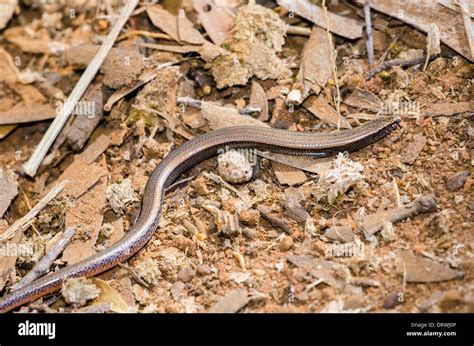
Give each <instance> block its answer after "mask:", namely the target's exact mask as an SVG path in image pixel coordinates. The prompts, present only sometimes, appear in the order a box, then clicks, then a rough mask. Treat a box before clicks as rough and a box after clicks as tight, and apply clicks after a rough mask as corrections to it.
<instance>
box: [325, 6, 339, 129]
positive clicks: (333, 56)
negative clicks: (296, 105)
mask: <svg viewBox="0 0 474 346" xmlns="http://www.w3.org/2000/svg"><path fill="white" fill-rule="evenodd" d="M322 7H323V11H324V19H325V21H326V32H327V34H328V38H329V49H330V50H331V65H332V74H333V78H334V84H335V85H336V101H335V103H336V111H337V115H338V118H337V130H338V131H339V129H340V128H341V91H340V90H339V81H338V80H337V67H336V57H337V51H336V49H334V46H333V43H332V35H331V32H330V31H329V16H328V9H327V7H326V0H323V3H322Z"/></svg>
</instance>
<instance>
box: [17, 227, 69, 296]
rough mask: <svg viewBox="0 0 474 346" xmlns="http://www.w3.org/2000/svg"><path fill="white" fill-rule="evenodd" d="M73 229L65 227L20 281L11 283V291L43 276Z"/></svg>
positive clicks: (65, 243)
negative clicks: (58, 237)
mask: <svg viewBox="0 0 474 346" xmlns="http://www.w3.org/2000/svg"><path fill="white" fill-rule="evenodd" d="M74 233H75V231H74V229H72V228H66V230H65V231H64V234H63V236H62V237H61V238H60V239H59V240H58V241H57V242H56V243H55V244H54V246H53V247H52V248H51V249H50V250H49V252H48V253H47V254H46V255H44V256H43V258H41V260H39V261H38V263H36V265H35V266H34V267H33V269H31V270H30V271H29V272H28V274H26V275H25V276H24V277H23V278H22V279H21V281H20V282H18V283H17V284H15V285H13V286H12V287H11V288H12V290H13V291H16V290H17V289H19V288H22V287H23V286H25V285H28V284H29V283H30V282H33V281H34V280H36V279H37V278H39V277H41V276H43V275H44V274H46V273H47V272H48V271H49V268H50V267H51V264H52V263H53V261H54V260H56V258H58V256H59V254H60V253H61V252H63V250H64V248H65V247H66V246H67V244H69V242H70V241H71V239H72V237H73V236H74Z"/></svg>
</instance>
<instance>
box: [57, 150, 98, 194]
mask: <svg viewBox="0 0 474 346" xmlns="http://www.w3.org/2000/svg"><path fill="white" fill-rule="evenodd" d="M106 174H107V169H106V165H105V162H104V160H100V161H99V162H93V163H91V164H87V163H85V162H84V161H82V160H81V159H79V158H75V159H74V162H73V163H71V164H70V165H69V166H68V168H66V170H65V171H64V172H63V174H61V176H60V177H59V179H58V181H57V182H58V183H59V182H62V181H65V180H68V181H69V182H70V183H69V184H68V185H67V186H66V187H65V188H64V190H63V191H62V193H61V194H60V196H69V197H73V198H79V197H80V196H82V195H83V194H84V193H85V192H86V191H87V190H89V189H90V188H91V187H92V186H94V185H95V184H96V183H97V182H98V181H99V180H100V179H101V178H102V177H104V176H105V175H106Z"/></svg>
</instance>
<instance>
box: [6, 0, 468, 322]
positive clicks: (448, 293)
mask: <svg viewBox="0 0 474 346" xmlns="http://www.w3.org/2000/svg"><path fill="white" fill-rule="evenodd" d="M283 2H284V1H283ZM283 2H282V3H283ZM303 2H304V3H306V2H305V1H302V3H303ZM79 3H80V4H79ZM196 3H198V4H199V6H201V7H200V9H201V10H202V9H203V8H205V6H203V3H206V1H195V2H194V6H195V7H197V6H198V5H196ZM224 3H227V5H228V9H229V11H231V12H232V13H233V15H232V16H230V18H231V19H232V18H234V20H236V21H237V25H236V26H235V27H234V23H232V22H231V23H229V21H226V19H225V18H227V17H226V16H225V15H224V14H222V13H218V14H215V13H214V15H216V16H220V18H223V19H222V20H221V21H217V22H216V21H214V22H213V20H214V19H215V18H211V19H210V21H211V22H212V23H214V25H208V26H206V24H205V23H207V22H206V17H205V15H206V11H204V10H202V11H204V12H203V14H201V13H199V11H197V10H195V8H194V7H193V2H192V1H183V2H182V3H181V1H174V2H173V1H164V2H162V4H163V7H161V5H147V4H146V3H145V2H143V3H140V4H139V5H138V6H137V10H136V12H135V13H134V15H132V17H131V18H130V19H129V20H128V22H127V24H126V25H125V27H124V29H123V30H122V32H121V36H119V38H118V40H116V44H115V46H114V48H113V49H112V51H111V53H110V54H109V56H108V58H107V60H106V61H105V63H104V64H103V65H102V67H101V69H100V71H99V73H98V74H97V76H96V77H95V79H94V80H93V82H92V83H91V84H90V86H89V88H88V89H87V91H86V96H84V97H83V99H82V101H81V102H82V103H80V106H81V107H82V108H80V109H76V110H75V113H74V116H73V117H72V118H71V119H72V120H70V121H69V122H68V123H67V124H66V126H65V128H64V130H63V131H62V132H61V134H60V135H59V136H58V138H57V139H56V141H55V143H54V144H53V147H52V148H51V149H50V151H49V152H48V155H47V156H46V158H45V159H44V160H43V163H42V165H41V166H40V167H39V169H38V172H37V173H36V174H34V176H33V177H32V176H27V175H26V174H24V173H23V165H24V164H25V163H26V162H27V161H28V160H29V158H30V157H31V156H32V155H33V153H34V150H35V148H36V146H37V145H38V144H39V143H40V141H41V139H42V138H43V136H44V135H45V133H46V130H47V129H48V127H49V126H50V124H51V122H52V118H53V117H54V114H57V112H58V109H59V108H60V107H61V106H62V105H63V104H64V102H65V101H66V99H67V96H68V95H69V94H70V93H71V91H72V90H73V88H74V86H75V85H76V83H78V81H79V78H80V77H81V75H82V73H83V72H84V69H85V68H86V67H87V65H88V64H89V63H90V61H91V59H92V58H93V57H94V55H95V54H96V53H97V50H98V47H99V44H100V43H101V42H102V40H103V39H104V37H105V36H106V35H107V34H108V32H109V31H110V29H111V27H112V26H113V23H114V18H116V17H117V14H118V13H119V12H118V10H119V9H120V6H121V3H120V2H119V1H105V2H100V3H97V2H94V1H79V0H78V1H77V2H74V1H66V2H65V3H62V2H61V3H59V2H57V3H56V2H47V3H45V2H42V1H35V0H29V1H24V2H21V4H20V5H18V6H17V7H16V8H15V12H14V14H13V15H12V18H11V20H10V21H9V22H8V24H7V25H6V27H5V28H4V29H1V31H0V71H2V72H1V74H2V75H3V76H2V77H0V84H1V88H0V95H1V96H0V169H1V170H2V171H1V172H2V174H1V175H0V184H2V185H3V187H1V186H0V199H1V203H0V213H3V218H2V219H0V232H2V231H3V232H6V231H7V229H8V227H10V226H11V225H12V224H13V223H14V222H15V221H16V220H18V219H20V218H21V217H22V216H24V215H25V214H26V213H28V211H30V210H31V209H32V208H33V207H34V206H35V205H36V204H37V203H38V201H40V200H41V199H42V198H44V196H45V195H46V194H47V193H48V192H49V191H51V189H53V188H54V187H55V186H57V184H58V183H59V182H61V181H65V180H68V183H67V185H66V187H65V188H64V190H62V192H60V193H59V194H58V196H57V197H56V198H54V199H53V200H52V201H51V202H50V203H48V205H47V206H46V207H45V208H44V209H42V210H41V211H40V212H39V213H38V214H37V215H36V216H35V217H32V218H30V219H29V220H28V221H27V222H26V223H25V224H24V226H23V227H21V228H20V229H19V231H16V232H15V233H14V235H13V237H11V238H9V239H8V241H7V242H8V243H9V244H11V243H14V244H17V245H19V244H23V245H25V246H26V247H28V248H31V249H34V251H32V252H27V253H26V254H18V255H11V254H7V256H2V257H1V258H0V274H1V275H0V289H1V290H3V294H6V293H7V292H8V291H9V289H10V288H11V285H13V284H15V283H18V282H19V281H20V280H21V278H22V277H24V276H25V275H26V273H28V272H29V271H30V270H31V269H32V268H33V266H34V265H35V263H37V261H38V260H39V259H41V258H42V256H43V255H44V254H46V253H48V250H49V249H51V247H53V246H54V244H55V242H56V241H57V240H58V239H59V238H60V237H61V236H62V235H64V230H65V229H66V228H69V227H70V228H73V229H74V230H75V235H74V237H73V238H72V241H71V242H70V243H69V245H67V246H66V248H65V249H64V251H63V252H62V254H61V255H60V256H59V257H58V258H57V259H55V260H54V261H53V262H52V264H51V266H50V271H51V272H54V271H56V270H59V269H60V268H62V267H64V266H66V265H67V264H72V263H76V262H78V261H80V260H82V259H84V258H87V257H88V256H90V255H92V254H94V253H96V252H98V251H101V250H103V249H105V248H107V247H108V246H110V245H111V244H113V243H115V242H116V241H118V240H119V239H120V238H121V237H122V236H123V235H124V234H126V232H128V231H129V230H130V228H131V227H132V225H133V222H134V220H135V219H136V217H137V215H138V213H139V210H140V201H141V196H142V195H143V191H144V187H145V184H146V182H147V180H148V176H149V175H150V174H151V172H152V171H153V169H154V168H155V167H156V165H157V164H158V163H159V162H160V161H161V160H162V159H163V158H164V157H165V156H166V155H167V154H168V153H169V152H170V151H171V150H172V149H173V148H174V147H176V146H179V145H181V144H182V143H184V142H185V141H187V140H189V139H191V138H192V137H194V136H195V135H198V134H201V133H204V132H208V131H211V130H213V129H215V128H217V127H218V126H217V125H213V124H214V123H213V121H216V119H221V122H226V123H229V124H231V125H240V124H242V123H241V120H235V119H236V117H237V118H239V117H245V118H249V115H250V117H251V118H252V120H255V121H258V122H260V123H265V124H267V125H268V126H271V127H276V128H284V129H288V130H290V131H318V132H322V131H326V132H330V131H338V130H337V128H338V127H341V128H344V127H352V128H354V127H357V126H359V125H360V124H362V123H364V122H365V121H368V120H371V119H375V118H378V117H380V116H386V115H397V116H400V117H401V122H400V125H399V127H398V128H397V129H396V130H395V131H393V132H392V133H391V134H389V135H388V136H387V137H385V138H384V139H382V140H380V141H379V142H376V143H374V144H372V145H370V146H368V147H365V148H363V149H361V150H359V151H357V152H354V153H350V154H345V156H338V158H337V159H335V158H331V159H305V158H301V159H297V160H296V161H292V159H291V157H288V156H280V157H272V156H271V154H266V153H262V155H259V156H258V157H257V158H256V161H257V162H256V164H254V165H252V171H251V176H250V179H247V181H238V182H226V181H225V180H227V181H228V179H226V178H225V177H224V176H223V173H222V171H221V170H220V168H219V167H218V166H219V165H221V164H222V163H221V162H218V161H220V160H221V159H220V158H219V159H217V158H212V159H209V160H207V161H205V162H203V163H201V164H199V165H198V166H196V167H194V168H193V169H191V171H190V172H188V173H186V174H185V177H189V178H190V179H189V180H186V181H184V182H183V183H182V184H180V185H178V186H177V187H176V188H175V189H173V190H172V191H170V192H168V193H167V194H166V199H165V202H164V205H163V212H162V219H161V221H160V227H159V228H158V230H157V231H156V233H155V234H154V236H153V238H152V239H151V240H150V242H149V243H148V244H147V245H146V246H145V247H144V248H143V249H142V250H140V251H139V252H138V253H137V254H136V255H134V256H133V257H132V258H131V259H129V260H128V261H127V262H126V263H124V265H122V266H119V267H116V268H114V269H112V270H110V271H108V272H106V273H103V274H101V275H99V276H97V277H95V278H92V279H88V280H82V279H81V280H78V281H77V282H76V281H72V282H71V283H70V284H68V285H66V284H65V285H64V286H63V289H62V291H58V292H55V293H53V294H50V295H48V296H45V297H43V298H40V299H39V300H37V301H35V302H32V303H29V304H26V305H24V306H23V307H21V308H20V309H21V310H22V311H25V312H33V311H39V312H59V311H65V312H76V311H92V312H111V311H115V312H124V311H134V312H152V313H154V312H157V313H165V312H208V311H228V312H237V311H240V312H345V311H352V312H426V311H428V312H471V313H472V312H474V281H473V269H474V219H473V213H474V200H473V195H474V194H473V191H474V189H473V184H474V177H473V169H472V168H473V165H474V144H473V143H474V142H473V137H474V122H473V118H472V116H473V114H474V105H473V101H472V100H473V95H474V88H473V78H474V65H473V63H472V60H471V61H469V59H468V58H467V57H466V55H465V52H461V53H462V54H460V53H459V51H458V50H457V49H455V48H453V47H451V48H450V47H448V46H447V45H446V44H445V41H444V33H443V35H441V37H442V38H441V41H442V42H441V43H440V44H438V45H439V46H440V49H439V50H437V49H436V47H434V48H433V47H432V48H429V49H428V52H430V49H431V51H432V52H431V59H429V60H430V61H429V62H428V63H427V65H426V69H424V65H425V60H426V59H425V57H426V53H427V36H429V37H430V38H432V37H435V36H436V34H433V33H432V32H431V33H428V35H427V34H426V33H425V32H423V31H420V30H418V29H416V28H415V27H414V26H412V25H410V24H413V23H409V22H407V19H406V18H411V17H410V13H408V15H407V16H405V18H404V19H401V18H398V19H397V18H396V16H395V15H389V14H387V13H382V12H383V11H382V10H379V11H376V9H377V6H376V4H377V2H375V3H376V4H375V5H374V9H372V24H373V39H374V52H375V62H374V65H373V66H369V64H368V60H367V48H366V39H365V38H364V37H365V36H364V35H365V29H364V32H363V35H362V37H357V38H352V39H351V38H347V37H344V35H346V34H345V33H344V32H338V28H331V31H333V32H334V33H335V34H330V33H329V31H326V29H325V28H317V27H316V28H317V29H313V30H312V27H313V23H311V21H310V20H308V19H304V18H302V16H301V15H298V13H296V14H294V13H293V12H292V11H291V10H288V9H286V8H285V7H284V6H283V4H280V6H279V5H278V4H277V3H276V2H274V1H257V3H258V4H261V5H263V6H260V5H246V2H244V1H237V0H236V1H226V2H224ZM307 3H308V4H309V5H311V6H318V8H323V6H325V5H324V4H322V3H321V2H320V1H312V2H310V1H308V2H307ZM328 3H329V5H328V11H330V12H331V13H334V14H338V15H341V16H348V17H350V18H353V19H354V23H356V24H357V23H360V22H362V24H360V27H361V28H363V26H364V23H363V22H364V17H363V10H362V6H361V5H358V4H354V3H352V2H345V1H339V2H337V3H338V4H334V3H333V2H330V1H328ZM380 3H383V1H380ZM146 6H149V7H146ZM247 6H259V7H258V8H256V9H255V8H254V9H253V10H252V8H250V10H249V9H246V8H247ZM150 7H153V10H150ZM155 8H157V9H156V11H155V10H154V9H155ZM180 8H182V12H180ZM206 8H207V7H206ZM207 9H208V10H209V8H207ZM165 10H166V11H168V12H166V13H164V12H163V11H165ZM72 11H73V12H74V16H71V13H73V12H72ZM213 11H215V9H213ZM259 11H261V12H259ZM443 11H447V12H448V11H452V10H450V9H443V10H442V11H441V12H440V13H441V14H442V13H444V12H443ZM207 12H209V13H210V14H212V13H213V12H212V11H210V10H209V11H207ZM385 12H386V11H385ZM183 13H184V15H182V14H183ZM224 13H227V12H224ZM236 13H238V15H237V17H236V18H237V19H235V14H236ZM249 13H250V14H249ZM454 13H456V12H454ZM201 15H202V16H201ZM207 15H209V14H207ZM227 15H228V13H227ZM114 16H115V17H114ZM207 20H208V21H209V18H208V19H207ZM181 21H184V22H181ZM259 21H262V23H264V24H262V23H260V22H259ZM176 23H178V24H176ZM183 23H184V24H183ZM216 23H217V24H216ZM334 23H335V24H334V26H337V22H334ZM218 24H219V25H218ZM356 24H354V25H356ZM239 25H240V26H239ZM288 25H290V26H291V27H292V28H294V27H299V28H300V29H306V30H303V32H302V33H299V34H294V33H292V32H291V31H288V27H287V26H288ZM347 25H348V24H347ZM357 25H359V24H357ZM357 25H356V26H357ZM453 25H454V24H453ZM256 27H257V29H256ZM226 28H230V30H225V29H226ZM258 28H263V29H262V30H260V31H259V29H258ZM265 30H266V31H265ZM341 30H342V29H341ZM220 31H223V32H226V33H227V36H226V37H227V38H226V39H225V40H223V41H222V42H220V44H218V43H219V38H218V37H219V36H218V35H217V33H219V32H220ZM310 34H311V36H309V35H310ZM174 35H178V38H177V39H176V37H175V36H174ZM328 35H329V36H328ZM329 37H331V38H329ZM203 40H205V41H206V42H207V43H204V44H203V42H204V41H203ZM310 40H311V41H310ZM434 40H435V41H436V38H434ZM209 42H213V43H212V45H211V44H210V43H209ZM446 42H447V41H446ZM208 43H209V47H206V45H207V44H208ZM331 44H332V46H331ZM456 44H457V43H456V42H455V44H453V46H456ZM462 44H463V45H465V42H462ZM153 45H155V46H153ZM156 45H162V46H165V45H166V46H167V47H166V48H163V47H161V48H160V47H158V46H156ZM428 45H429V44H428ZM450 45H451V44H450ZM434 46H436V44H435V45H434ZM170 47H174V48H170ZM204 47H206V49H204ZM332 47H333V48H334V49H333V48H332ZM221 49H224V50H226V51H227V52H231V54H230V55H222V54H221V53H219V52H221V51H220V50H221ZM219 54H221V55H219ZM232 54H234V55H235V56H233V55H232ZM216 56H217V57H216ZM235 61H237V62H238V66H239V67H238V68H237V67H235V65H232V64H233V63H235ZM394 61H399V62H400V61H403V62H407V61H408V63H407V64H406V65H403V64H401V63H394V64H392V65H391V64H390V63H391V62H394ZM416 62H417V63H416ZM229 65H230V66H234V67H231V69H230V70H229ZM302 66H306V67H305V68H303V67H302ZM376 68H379V69H378V70H375V69H376ZM239 69H240V70H239ZM371 71H375V72H374V73H372V74H371V73H370V72H371ZM334 73H335V74H337V80H335V78H334ZM312 74H313V75H312ZM302 75H303V77H302V78H300V77H301V76H302ZM298 76H299V77H298ZM295 95H296V96H295ZM301 95H303V96H301ZM338 95H340V102H338ZM293 96H295V97H296V99H295V100H290V98H291V97H293ZM114 97H116V100H114ZM183 97H187V98H192V99H194V100H200V102H201V104H199V105H198V106H197V107H196V105H193V104H191V103H189V102H188V103H183V102H182V98H183ZM298 97H300V98H301V97H303V99H300V100H298ZM112 100H114V102H113V101H112ZM183 104H185V105H183ZM224 105H225V106H226V107H227V108H231V111H229V110H228V109H227V110H226V109H222V108H224V107H223V106H224ZM88 107H91V108H88ZM213 107H215V108H213ZM216 107H217V108H216ZM251 107H256V108H257V109H258V110H259V111H256V112H254V111H252V110H251V109H250V108H251ZM265 107H267V108H268V110H266V109H265ZM249 109H250V110H249ZM315 109H316V110H315ZM88 111H90V112H89V113H88ZM227 111H228V113H229V115H228V114H227V113H226V112H227ZM230 113H232V114H230ZM244 113H245V114H244ZM84 115H89V116H84ZM318 115H319V116H318ZM24 117H27V118H24ZM4 119H5V120H4ZM12 119H13V120H12ZM25 119H26V120H25ZM338 159H339V161H337V160H338ZM337 162H339V164H340V166H338V163H337ZM344 169H345V170H346V171H344ZM328 172H332V173H333V174H336V181H335V182H334V181H332V182H331V183H327V184H329V188H327V189H326V190H324V186H323V180H324V179H329V178H328V177H327V173H328ZM344 172H346V173H344ZM338 174H339V175H338ZM221 176H222V178H221ZM185 177H181V179H182V178H185ZM323 177H326V178H324V179H323ZM350 177H352V178H353V181H351V180H350ZM337 179H339V180H337ZM244 180H245V179H244ZM328 181H329V180H328ZM338 184H339V185H341V184H342V186H343V188H342V190H341V191H337V193H336V194H335V197H334V198H330V197H328V195H327V194H323V193H322V192H321V191H326V193H327V192H328V191H329V192H330V193H331V192H332V191H333V190H331V189H335V188H336V187H337V186H339V185H338ZM420 201H422V202H420ZM423 201H427V202H426V203H428V204H430V205H429V206H428V207H427V208H426V210H424V209H423V205H422V204H423ZM3 209H5V210H3ZM1 216H2V215H0V217H1ZM370 220H372V221H373V220H375V221H373V222H375V225H376V226H374V225H370ZM4 242H5V241H4ZM71 291H72V292H71ZM73 293H75V294H73ZM77 296H80V297H81V298H80V299H78V298H77Z"/></svg>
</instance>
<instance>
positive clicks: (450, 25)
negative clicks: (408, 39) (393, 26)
mask: <svg viewBox="0 0 474 346" xmlns="http://www.w3.org/2000/svg"><path fill="white" fill-rule="evenodd" d="M370 5H371V7H372V9H375V10H377V11H379V12H382V13H385V14H387V15H389V16H391V17H395V18H397V19H399V20H401V21H402V22H405V23H407V24H410V25H413V26H414V27H415V28H417V29H419V30H421V31H424V32H426V33H428V32H429V30H430V25H431V24H436V26H437V27H438V28H439V32H440V34H441V42H443V43H444V44H445V45H447V46H448V47H450V48H452V49H454V50H455V51H456V52H458V53H459V54H461V55H462V56H464V57H465V58H466V59H468V60H470V61H474V60H473V59H474V57H471V53H470V49H469V44H468V41H467V37H466V32H465V29H464V24H463V19H462V16H460V15H459V13H457V12H454V11H452V10H450V9H448V8H446V7H444V6H441V5H440V4H438V2H437V1H422V2H418V1H415V2H411V1H392V0H371V3H370Z"/></svg>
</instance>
